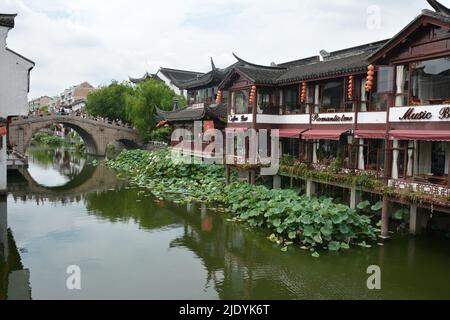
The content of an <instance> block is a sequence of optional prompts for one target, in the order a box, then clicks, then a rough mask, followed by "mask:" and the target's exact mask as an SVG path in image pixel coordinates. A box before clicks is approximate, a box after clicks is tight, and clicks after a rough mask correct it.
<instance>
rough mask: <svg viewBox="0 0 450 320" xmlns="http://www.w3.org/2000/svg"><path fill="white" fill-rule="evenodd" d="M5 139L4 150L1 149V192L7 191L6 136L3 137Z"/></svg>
mask: <svg viewBox="0 0 450 320" xmlns="http://www.w3.org/2000/svg"><path fill="white" fill-rule="evenodd" d="M0 139H3V148H2V149H0V192H1V191H4V190H6V172H7V171H6V169H7V168H6V166H7V162H6V136H3V137H1V136H0Z"/></svg>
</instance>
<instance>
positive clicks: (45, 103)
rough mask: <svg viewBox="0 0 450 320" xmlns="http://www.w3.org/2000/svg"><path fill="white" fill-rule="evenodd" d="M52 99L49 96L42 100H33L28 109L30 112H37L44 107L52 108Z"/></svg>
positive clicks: (43, 97)
mask: <svg viewBox="0 0 450 320" xmlns="http://www.w3.org/2000/svg"><path fill="white" fill-rule="evenodd" d="M51 100H52V98H50V97H48V96H42V97H40V98H36V99H33V100H31V101H29V102H28V109H29V110H30V112H35V111H37V110H39V109H41V108H43V107H50V101H51Z"/></svg>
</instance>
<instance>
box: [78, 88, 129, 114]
mask: <svg viewBox="0 0 450 320" xmlns="http://www.w3.org/2000/svg"><path fill="white" fill-rule="evenodd" d="M132 94H133V87H132V86H131V85H130V84H129V83H127V82H123V83H119V82H117V81H115V80H113V81H112V82H111V84H110V85H109V86H106V87H101V88H99V89H98V90H96V91H94V92H91V93H89V95H88V97H87V102H86V110H87V112H88V113H89V114H90V115H92V116H94V117H97V116H99V117H104V118H108V119H111V120H115V119H119V120H122V121H124V122H126V121H127V120H128V119H127V113H126V111H125V106H126V103H125V101H126V98H127V96H129V95H132Z"/></svg>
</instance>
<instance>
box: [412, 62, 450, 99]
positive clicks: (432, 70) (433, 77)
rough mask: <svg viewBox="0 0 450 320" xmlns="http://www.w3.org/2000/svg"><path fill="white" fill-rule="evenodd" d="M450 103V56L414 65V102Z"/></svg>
mask: <svg viewBox="0 0 450 320" xmlns="http://www.w3.org/2000/svg"><path fill="white" fill-rule="evenodd" d="M444 103H450V57H447V58H441V59H435V60H428V61H423V62H418V63H415V64H413V65H412V104H425V105H430V104H444Z"/></svg>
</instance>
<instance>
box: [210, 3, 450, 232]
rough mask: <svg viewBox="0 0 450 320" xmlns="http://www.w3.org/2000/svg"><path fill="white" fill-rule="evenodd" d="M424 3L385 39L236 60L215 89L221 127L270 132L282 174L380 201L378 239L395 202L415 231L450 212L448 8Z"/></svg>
mask: <svg viewBox="0 0 450 320" xmlns="http://www.w3.org/2000/svg"><path fill="white" fill-rule="evenodd" d="M428 2H429V3H430V4H431V5H432V6H433V8H434V9H435V11H431V10H424V11H423V12H422V13H421V14H420V15H419V16H418V17H417V18H416V19H414V20H413V21H412V22H411V23H410V24H409V25H408V26H406V27H405V28H404V29H403V30H401V31H400V32H399V33H398V34H397V35H395V36H394V37H393V38H392V39H389V40H385V41H379V42H374V43H369V44H365V45H361V46H357V47H353V48H348V49H344V50H340V51H335V52H326V51H324V50H322V51H321V53H320V56H315V57H310V58H306V59H300V60H297V61H292V62H287V63H280V64H271V65H270V66H261V65H257V64H252V63H249V62H247V61H244V60H242V59H240V58H237V59H238V63H237V64H236V65H234V66H233V67H232V68H231V70H230V72H229V73H228V74H227V76H226V77H225V79H224V80H223V81H222V83H221V84H220V85H219V88H218V89H219V91H223V92H225V91H227V92H228V97H229V98H228V125H227V130H228V131H240V132H242V131H244V132H245V131H248V130H249V129H255V130H257V131H261V130H262V129H267V130H269V131H270V132H272V136H274V135H277V136H278V137H279V138H280V141H281V154H282V155H283V159H289V161H285V162H283V161H282V166H281V170H280V176H288V177H290V178H291V181H292V179H293V178H294V177H295V178H298V179H300V180H302V181H304V188H305V192H306V193H307V195H309V196H312V195H314V194H320V192H321V191H320V190H322V189H323V188H324V186H325V187H326V186H333V187H336V186H337V187H340V188H344V189H348V193H349V201H350V205H351V206H352V207H356V205H357V204H358V202H359V200H360V199H361V197H362V194H363V193H369V194H374V195H378V196H379V197H382V198H383V204H384V208H383V214H382V217H383V236H385V237H387V236H388V222H389V220H388V218H389V213H391V212H392V209H390V206H391V204H392V203H393V204H396V205H400V206H408V208H409V211H410V217H411V220H410V228H411V232H412V233H417V232H420V231H421V229H422V228H423V227H424V226H426V224H427V223H428V222H429V221H428V220H429V216H430V212H431V213H433V212H450V176H449V167H450V153H449V152H450V148H449V141H450V127H449V121H450V32H449V31H450V10H449V9H447V8H445V7H444V6H442V5H441V4H439V3H438V2H437V1H431V0H430V1H428ZM248 144H249V141H248V140H247V141H246V146H245V148H247V149H248ZM232 167H233V166H232ZM236 167H238V168H239V166H236ZM280 176H275V177H274V187H280V186H281V182H280V181H281V177H280ZM291 184H292V183H291Z"/></svg>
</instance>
